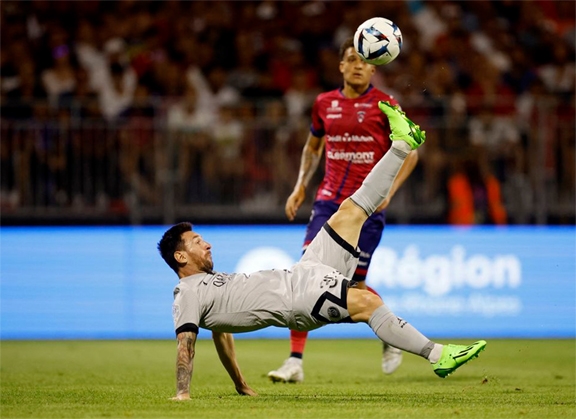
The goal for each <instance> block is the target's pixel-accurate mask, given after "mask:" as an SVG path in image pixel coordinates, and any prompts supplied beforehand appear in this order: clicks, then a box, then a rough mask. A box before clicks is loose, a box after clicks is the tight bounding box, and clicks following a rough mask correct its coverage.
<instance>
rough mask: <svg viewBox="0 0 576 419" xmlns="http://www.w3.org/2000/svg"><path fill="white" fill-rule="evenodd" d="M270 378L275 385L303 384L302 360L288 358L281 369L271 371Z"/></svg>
mask: <svg viewBox="0 0 576 419" xmlns="http://www.w3.org/2000/svg"><path fill="white" fill-rule="evenodd" d="M268 378H269V379H270V380H271V381H272V382H273V383H278V382H280V383H301V382H302V381H304V368H302V360H301V359H299V358H293V357H290V358H288V359H287V360H286V361H284V363H283V364H282V366H281V367H280V368H278V369H277V370H275V371H270V372H269V373H268Z"/></svg>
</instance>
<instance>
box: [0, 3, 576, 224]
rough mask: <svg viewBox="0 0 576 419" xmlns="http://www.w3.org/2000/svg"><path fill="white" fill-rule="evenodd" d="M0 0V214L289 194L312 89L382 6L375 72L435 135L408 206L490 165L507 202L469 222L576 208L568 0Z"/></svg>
mask: <svg viewBox="0 0 576 419" xmlns="http://www.w3.org/2000/svg"><path fill="white" fill-rule="evenodd" d="M0 7H1V9H2V10H1V22H0V23H1V29H0V30H1V41H0V42H1V44H0V46H1V49H0V57H1V62H0V69H1V79H0V91H1V95H2V96H1V100H2V108H1V118H2V132H1V135H2V139H1V142H0V144H1V146H0V159H1V160H0V169H1V185H0V186H1V188H0V193H1V195H0V199H1V205H2V210H3V212H4V213H9V212H10V211H18V210H19V209H20V208H46V207H55V208H78V209H81V210H85V209H87V208H100V209H102V210H110V209H113V210H117V211H129V210H130V206H131V205H136V204H139V205H151V206H161V205H162V204H165V203H166V199H167V196H166V190H167V188H169V189H170V190H171V191H172V192H171V193H172V194H173V195H171V196H172V198H170V199H173V201H171V202H172V203H173V204H174V205H180V204H181V205H187V204H217V205H232V206H238V207H242V206H245V207H250V206H252V207H259V208H264V209H266V208H268V209H274V208H281V207H282V206H283V203H284V201H285V199H286V197H287V196H288V194H289V193H290V191H291V188H292V186H293V184H294V182H295V180H296V176H297V170H298V165H299V160H300V152H301V149H302V146H303V145H304V142H305V139H306V135H307V132H308V128H309V123H310V109H311V105H312V103H313V100H314V98H315V97H316V95H317V94H318V93H320V92H322V91H326V90H331V89H334V88H337V87H338V86H340V85H341V74H340V73H339V70H338V65H339V57H338V47H339V45H340V43H341V42H342V41H343V40H345V39H346V38H347V37H349V36H351V35H352V34H353V33H354V31H355V29H356V27H357V26H358V25H359V24H360V23H361V22H363V21H364V20H366V19H368V18H370V17H373V16H383V17H387V18H389V19H391V20H393V21H394V22H395V23H396V24H397V25H398V26H399V27H400V29H401V30H402V33H403V37H404V44H403V49H402V52H401V54H400V56H399V57H398V58H397V59H396V60H395V61H394V62H392V63H391V64H389V65H387V66H383V67H379V68H378V71H377V73H376V76H375V78H374V84H375V85H376V86H377V87H378V88H380V89H382V90H384V91H386V92H388V93H391V94H393V95H394V96H395V97H396V98H397V99H398V101H399V102H400V103H401V105H402V107H403V109H404V110H406V111H407V112H408V113H409V115H410V116H411V117H412V119H414V120H417V121H418V122H419V124H420V125H421V126H423V127H426V131H427V134H428V137H427V138H428V139H427V143H426V145H425V146H424V147H423V149H422V153H421V159H420V163H419V165H418V167H417V169H416V171H415V173H414V174H413V176H412V178H411V179H410V181H409V182H408V183H407V184H406V187H405V188H404V189H405V190H406V191H405V192H403V193H404V197H403V198H402V199H401V201H402V203H403V205H407V207H406V208H424V207H425V208H428V209H429V211H430V220H428V221H432V222H440V223H441V222H453V221H452V219H451V215H450V213H449V210H448V209H449V208H450V205H451V200H454V199H458V198H459V197H461V195H462V188H461V185H462V182H460V183H458V185H460V189H458V188H454V187H452V186H451V185H455V184H456V183H457V182H456V183H455V182H454V179H460V180H461V179H464V180H467V181H468V182H469V183H470V184H472V185H473V183H474V182H475V181H476V180H474V178H476V179H490V182H492V183H491V184H495V185H496V186H497V187H498V189H501V197H497V199H498V200H501V201H502V202H501V204H502V205H503V206H504V207H506V208H507V209H508V211H507V213H508V215H507V216H505V217H504V219H502V216H501V215H500V219H499V220H495V219H492V220H490V213H491V212H490V210H486V211H483V212H484V217H483V218H481V219H475V220H474V221H473V222H478V223H488V222H492V223H502V222H500V221H502V220H504V222H515V223H534V222H539V223H542V222H566V218H563V217H565V216H567V217H568V220H570V219H571V220H573V217H574V209H573V203H574V199H575V196H574V190H575V176H576V175H575V170H574V166H575V164H574V158H575V103H574V102H575V95H574V84H575V75H576V68H575V63H574V59H575V37H576V32H575V19H574V18H575V3H574V2H573V1H571V0H568V1H546V0H542V1H536V0H534V1H530V0H527V1H513V0H499V1H448V0H435V1H420V0H412V1H237V2H236V1H173V0H167V1H135V0H125V1H29V2H22V1H2V2H1V3H0ZM471 168H474V170H472V171H475V172H476V173H475V174H473V173H471ZM480 182H482V180H480ZM494 182H496V183H494ZM473 189H474V188H472V189H471V190H473ZM473 195H474V194H472V195H471V199H472V200H473V201H474V202H473V203H474V204H478V205H483V204H482V202H477V201H479V200H478V199H476V198H477V197H475V196H473ZM489 199H490V198H489V197H488V196H487V197H484V198H483V199H481V200H480V201H482V200H483V201H489ZM564 202H567V203H569V204H568V206H569V209H568V211H559V214H561V215H559V216H558V217H557V218H558V219H555V220H552V221H551V220H550V219H549V217H547V216H546V214H547V211H546V205H547V203H554V204H557V205H559V206H560V207H561V206H562V205H561V204H562V203H564ZM398 205H400V204H398ZM487 205H488V207H490V205H491V204H490V203H489V202H488V204H487ZM434 208H437V210H433V209H434ZM539 209H540V210H539ZM391 210H393V208H391ZM538 211H540V212H538ZM476 212H477V213H482V211H476ZM538 214H540V216H538ZM542 214H543V215H542ZM562 214H564V215H562ZM570 217H572V218H570Z"/></svg>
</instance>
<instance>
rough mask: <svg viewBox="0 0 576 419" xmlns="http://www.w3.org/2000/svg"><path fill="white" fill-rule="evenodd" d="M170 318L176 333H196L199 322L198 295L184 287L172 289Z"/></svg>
mask: <svg viewBox="0 0 576 419" xmlns="http://www.w3.org/2000/svg"><path fill="white" fill-rule="evenodd" d="M172 318H173V320H174V329H175V331H176V335H178V334H179V333H182V332H194V333H198V325H199V324H200V302H199V301H198V295H197V293H195V292H191V291H190V290H187V289H186V288H184V287H180V286H178V287H176V288H175V289H174V303H173V304H172Z"/></svg>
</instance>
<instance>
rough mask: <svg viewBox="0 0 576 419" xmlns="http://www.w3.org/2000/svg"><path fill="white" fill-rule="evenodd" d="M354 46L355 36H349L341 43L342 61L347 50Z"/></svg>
mask: <svg viewBox="0 0 576 419" xmlns="http://www.w3.org/2000/svg"><path fill="white" fill-rule="evenodd" d="M353 46H354V38H352V37H349V38H346V39H345V40H344V42H342V44H341V45H340V61H342V60H343V59H344V54H346V50H347V49H348V48H350V47H353Z"/></svg>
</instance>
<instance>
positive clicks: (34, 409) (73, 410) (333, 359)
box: [0, 339, 576, 419]
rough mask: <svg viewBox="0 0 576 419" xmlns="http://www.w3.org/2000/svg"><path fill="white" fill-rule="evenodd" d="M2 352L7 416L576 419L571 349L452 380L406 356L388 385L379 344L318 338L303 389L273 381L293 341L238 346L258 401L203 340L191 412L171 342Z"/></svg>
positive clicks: (575, 354) (554, 346) (550, 350)
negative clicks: (180, 397) (177, 396)
mask: <svg viewBox="0 0 576 419" xmlns="http://www.w3.org/2000/svg"><path fill="white" fill-rule="evenodd" d="M439 341H440V342H443V343H446V340H444V339H439ZM468 342H469V341H466V342H463V341H455V342H454V343H468ZM0 349H1V376H0V380H1V381H0V384H1V411H0V417H2V418H227V419H233V418H234V419H235V418H250V419H258V418H314V419H317V418H353V419H360V418H418V419H429V418H444V419H445V418H459V419H460V418H535V419H536V418H537V419H542V418H575V417H576V406H575V398H576V389H575V368H576V365H575V358H576V347H575V341H574V340H573V339H572V340H498V339H492V340H490V339H488V346H487V347H486V351H484V352H483V353H481V354H480V357H479V358H477V359H474V360H473V361H471V362H470V363H469V364H467V365H465V366H463V367H462V368H461V369H459V370H458V371H457V372H456V373H455V374H453V375H452V376H450V377H448V378H446V379H441V378H438V377H436V376H435V375H434V373H433V372H432V368H431V367H430V365H429V363H428V362H426V361H425V360H423V359H421V358H419V357H417V356H414V355H410V354H406V355H404V363H403V364H402V366H401V367H400V369H399V370H398V371H397V372H396V373H394V374H393V375H390V376H385V375H384V374H383V373H382V372H381V369H380V361H381V346H380V344H379V342H378V341H376V340H315V339H310V340H309V341H308V345H307V348H306V356H305V360H304V365H305V374H306V379H305V382H304V383H303V384H272V383H270V382H268V380H267V378H266V373H267V372H268V371H269V370H271V369H274V368H276V367H278V366H279V365H280V363H281V362H282V360H283V359H284V358H285V356H286V355H287V351H288V341H287V340H252V339H237V340H236V349H237V356H238V359H239V362H240V365H241V367H242V370H243V372H244V375H245V377H246V379H247V381H248V383H249V384H250V385H251V386H252V388H254V389H255V390H256V391H257V392H259V394H260V396H259V397H256V398H249V397H241V396H238V395H236V393H235V391H234V387H233V385H232V382H231V381H230V379H229V378H228V375H227V374H226V372H225V370H224V368H223V367H222V365H221V364H220V363H219V361H218V358H217V355H216V351H215V349H214V346H213V344H212V341H211V340H200V341H199V342H198V344H197V348H196V349H197V351H196V362H195V370H194V377H193V380H192V400H190V401H186V402H176V401H172V400H170V397H171V396H172V395H173V394H174V389H175V378H174V368H175V367H174V366H175V353H176V345H175V341H132V340H130V341H3V342H1V348H0Z"/></svg>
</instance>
